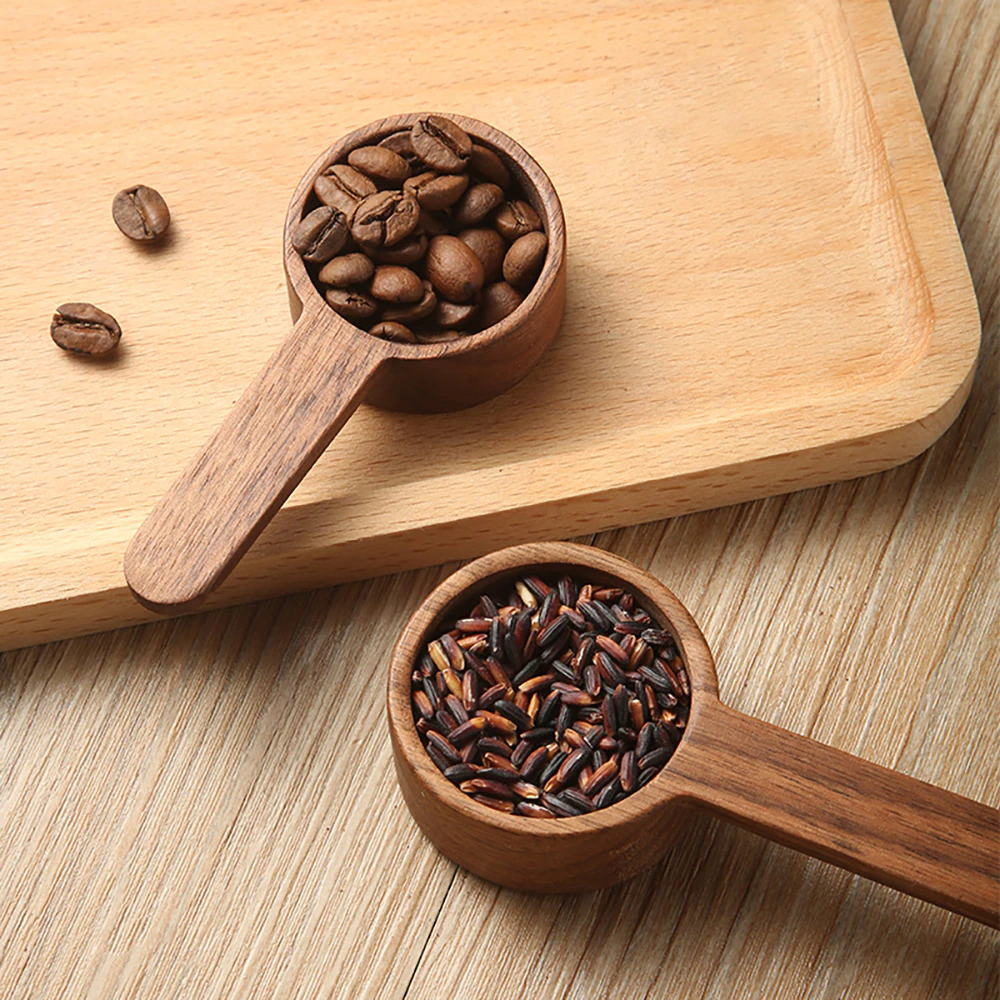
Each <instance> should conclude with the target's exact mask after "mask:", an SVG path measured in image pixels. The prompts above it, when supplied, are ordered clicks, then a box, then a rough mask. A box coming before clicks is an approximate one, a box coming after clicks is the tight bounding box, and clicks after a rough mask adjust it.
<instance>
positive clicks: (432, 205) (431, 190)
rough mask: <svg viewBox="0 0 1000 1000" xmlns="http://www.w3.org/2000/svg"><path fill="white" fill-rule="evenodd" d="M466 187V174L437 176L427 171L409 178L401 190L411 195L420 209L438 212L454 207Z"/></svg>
mask: <svg viewBox="0 0 1000 1000" xmlns="http://www.w3.org/2000/svg"><path fill="white" fill-rule="evenodd" d="M468 186H469V175H468V174H438V173H435V172H434V171H433V170H429V171H427V172H426V173H423V174H418V175H417V176H416V177H411V178H410V179H409V180H408V181H406V183H405V184H403V189H404V190H405V191H411V192H412V193H413V195H414V197H415V198H416V199H417V202H418V203H419V204H420V207H421V208H424V209H427V211H429V212H438V211H440V210H441V209H443V208H450V207H451V206H452V205H454V204H455V202H456V201H458V199H459V198H461V197H462V195H463V194H465V189H466V188H467V187H468Z"/></svg>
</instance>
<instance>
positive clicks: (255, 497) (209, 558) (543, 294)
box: [125, 114, 566, 613]
mask: <svg viewBox="0 0 1000 1000" xmlns="http://www.w3.org/2000/svg"><path fill="white" fill-rule="evenodd" d="M420 117H422V116H421V115H418V114H411V115H401V116H398V117H395V118H386V119H383V120H382V121H378V122H374V123H373V124H371V125H367V126H366V127H364V128H362V129H359V130H357V131H356V132H352V133H351V134H350V135H347V136H345V137H344V138H343V139H341V140H340V142H338V143H336V144H335V145H333V146H331V147H330V149H328V150H327V151H326V152H325V153H324V154H323V155H322V156H320V157H319V159H317V160H316V162H315V163H313V165H312V166H311V167H310V168H309V170H308V172H307V173H306V175H305V176H304V177H303V178H302V181H301V182H300V183H299V186H298V188H296V190H295V194H294V195H293V196H292V201H291V204H290V206H289V208H288V215H287V217H286V219H285V241H284V256H285V272H286V275H287V277H288V287H289V294H290V297H291V302H292V312H293V316H294V317H295V319H296V323H295V326H294V328H293V330H292V332H291V334H290V335H289V336H288V338H287V339H286V340H285V341H284V343H282V345H281V346H280V347H279V348H278V350H277V351H276V352H275V354H274V355H273V356H272V357H271V359H270V360H269V361H268V363H267V364H266V366H265V367H264V369H263V370H262V371H261V372H260V374H259V375H258V376H257V378H256V379H255V380H254V381H253V383H252V384H251V385H250V387H249V388H248V389H247V390H246V392H245V393H244V394H243V396H242V397H241V398H240V400H239V401H238V402H237V403H236V406H235V407H234V408H233V410H232V411H231V412H230V414H229V416H228V417H226V419H225V421H224V422H223V424H222V426H221V427H220V428H219V429H218V430H217V431H216V432H215V434H214V436H213V437H212V438H211V440H210V441H209V442H208V443H207V444H206V445H205V446H204V448H203V449H202V450H201V453H200V454H199V455H197V457H195V459H194V460H193V461H192V462H191V464H190V465H189V466H188V468H187V469H186V470H185V471H184V473H183V474H182V475H181V477H180V478H179V479H178V480H177V481H176V482H175V483H174V484H173V486H171V488H170V489H169V490H168V491H167V493H166V494H165V495H164V496H163V497H162V499H161V500H160V501H159V503H158V504H157V505H156V507H155V508H154V509H153V511H152V513H150V515H149V516H148V517H147V518H146V520H145V522H144V523H143V524H142V526H141V527H140V528H139V530H138V532H137V533H136V535H135V537H134V538H133V539H132V541H131V543H130V545H129V547H128V550H127V552H126V553H125V577H126V580H127V581H128V584H129V587H130V588H131V589H132V592H133V593H134V594H135V596H136V598H137V599H138V600H139V601H140V602H141V603H142V604H143V605H145V606H146V607H147V608H150V609H151V610H153V611H157V612H161V613H169V612H175V611H188V610H191V609H193V608H195V607H197V606H198V605H199V604H200V603H201V601H202V600H203V599H204V597H205V596H206V595H207V594H208V593H209V591H211V590H213V589H214V588H215V587H217V586H218V585H219V584H220V583H221V582H222V581H223V580H224V579H225V577H226V576H227V575H228V574H229V573H230V571H231V570H232V569H233V567H234V566H235V565H236V563H237V562H238V561H239V560H240V559H241V558H242V557H243V555H244V554H245V553H246V551H247V549H248V548H249V547H250V545H251V544H252V543H253V541H254V539H255V538H256V537H257V536H258V535H259V534H260V532H261V531H262V530H263V529H264V527H265V525H266V524H267V523H268V521H270V519H271V518H272V517H273V516H274V514H275V513H276V512H277V510H278V508H279V507H280V506H281V505H282V504H283V503H284V502H285V500H286V499H287V498H288V496H289V495H290V494H291V492H292V491H293V490H294V489H295V487H296V486H297V485H298V484H299V482H300V481H301V480H302V478H303V477H304V476H305V474H306V473H307V472H308V471H309V469H310V468H311V467H312V465H313V464H314V463H315V461H316V460H317V459H318V458H319V456H320V455H321V454H322V453H323V451H324V450H325V449H326V447H327V445H329V444H330V442H331V441H332V440H333V438H334V436H335V435H336V434H337V432H338V431H339V430H340V428H341V427H343V425H344V423H345V422H346V421H347V419H348V418H349V417H350V416H351V414H352V413H353V412H354V410H355V409H356V408H357V407H358V405H359V404H360V403H361V402H362V401H363V400H364V401H367V402H369V403H371V404H373V405H375V406H378V407H382V408H384V409H390V410H405V411H411V412H437V411H442V410H458V409H462V408H464V407H467V406H473V405H475V404H476V403H481V402H483V401H485V400H487V399H491V398H492V397H494V396H496V395H498V394H500V393H502V392H504V391H505V390H507V389H509V388H510V387H511V386H513V385H514V384H515V383H517V382H519V381H520V380H521V379H522V378H523V377H524V376H525V375H526V374H527V373H528V372H529V371H530V370H531V368H532V367H533V366H534V365H535V364H536V363H537V362H538V360H539V359H540V358H541V356H542V354H543V353H544V352H545V349H546V348H547V347H548V346H549V344H550V343H551V341H552V339H553V338H554V337H555V335H556V332H557V331H558V328H559V323H560V321H561V319H562V314H563V308H564V305H565V299H566V262H565V244H566V233H565V224H564V221H563V213H562V207H561V205H560V203H559V198H558V196H557V194H556V192H555V188H553V186H552V182H551V181H550V180H549V178H548V177H547V176H546V174H545V172H544V171H543V170H542V168H541V167H540V166H539V165H538V164H537V163H536V162H535V161H534V160H533V159H532V158H531V157H530V156H529V155H528V154H527V153H526V152H525V151H524V150H523V149H522V148H521V147H520V146H519V145H518V144H517V143H516V142H514V140H513V139H511V138H509V137H508V136H506V135H504V134H503V133H502V132H500V131H498V130H497V129H495V128H492V127H491V126H489V125H486V124H484V123H483V122H480V121H476V120H475V119H473V118H466V117H463V116H462V115H451V114H449V115H447V117H449V118H451V119H452V120H453V121H455V122H457V123H458V124H459V125H460V126H461V127H462V128H464V129H465V130H466V132H468V133H469V135H471V136H472V137H473V138H474V139H476V141H477V142H479V143H481V144H483V145H485V146H487V147H489V148H491V149H493V150H494V151H495V152H497V153H499V154H500V155H501V157H502V158H503V159H504V160H505V162H506V163H507V165H508V167H509V168H510V171H511V174H512V175H513V176H514V178H515V179H516V180H517V181H518V182H519V183H520V185H521V187H522V189H523V190H524V192H525V195H526V197H527V198H528V200H529V201H530V202H531V204H532V206H533V207H534V209H535V210H536V211H537V212H538V215H539V217H540V218H541V220H542V224H543V227H544V229H545V232H546V233H547V235H548V245H549V249H548V256H547V257H546V260H545V264H544V266H543V268H542V271H541V274H540V275H539V277H538V280H537V281H536V282H535V286H534V288H533V289H532V290H531V292H530V293H529V294H528V295H527V297H526V298H525V300H524V302H522V303H521V305H520V306H518V308H517V309H516V310H515V311H514V312H513V313H511V315H509V316H508V317H507V318H506V319H504V320H502V321H501V322H499V323H497V324H495V325H494V326H491V327H489V328H488V329H486V330H484V331H483V332H482V333H477V334H474V335H472V336H468V337H463V338H462V339H460V340H457V341H453V342H451V343H443V344H399V343H391V342H389V341H385V340H380V339H379V338H377V337H373V336H371V335H370V334H368V333H366V332H364V331H363V330H360V329H358V328H357V327H354V326H352V325H351V324H350V323H348V322H347V321H346V320H344V319H342V318H341V317H340V316H339V315H338V314H337V313H335V312H334V311H333V310H332V309H331V308H330V307H329V305H327V303H326V301H325V300H324V298H323V297H322V295H320V293H319V291H318V290H317V289H316V287H315V285H314V284H313V282H312V279H311V278H310V276H309V274H308V273H307V272H306V268H305V265H304V264H303V262H302V258H301V257H300V256H299V254H298V253H297V252H296V251H295V249H294V247H293V246H292V239H291V236H292V230H293V229H294V227H295V225H296V223H298V221H299V220H300V219H301V218H302V216H303V215H304V214H305V212H306V211H308V210H309V209H310V208H312V207H313V201H312V200H311V199H313V198H314V197H315V196H314V195H312V193H311V192H312V188H313V183H314V182H315V180H316V178H317V176H319V174H321V173H322V172H323V171H324V170H325V169H326V167H328V166H329V165H330V164H331V163H336V162H339V161H342V160H345V159H346V155H347V153H348V152H349V151H350V150H352V149H354V148H356V147H358V146H362V145H369V144H374V143H378V142H379V141H380V140H381V139H384V138H385V137H386V136H388V135H391V134H392V133H394V132H397V131H400V130H401V129H405V128H409V127H410V126H412V125H413V124H414V122H416V120H417V119H418V118H420Z"/></svg>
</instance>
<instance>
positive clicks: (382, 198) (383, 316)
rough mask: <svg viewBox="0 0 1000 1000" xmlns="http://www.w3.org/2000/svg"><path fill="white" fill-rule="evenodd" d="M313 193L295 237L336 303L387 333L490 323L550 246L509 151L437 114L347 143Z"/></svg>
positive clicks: (409, 336)
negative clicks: (376, 137)
mask: <svg viewBox="0 0 1000 1000" xmlns="http://www.w3.org/2000/svg"><path fill="white" fill-rule="evenodd" d="M313 196H314V198H315V200H316V201H318V202H319V204H318V205H317V206H316V207H315V208H312V209H311V210H310V211H309V212H308V214H306V215H305V216H304V217H303V218H302V219H301V221H300V222H299V223H298V224H297V225H296V227H295V229H294V231H293V234H292V242H293V245H294V246H295V248H296V250H298V251H299V253H301V255H302V258H303V260H305V261H306V262H307V264H308V269H309V273H310V275H311V276H312V277H313V279H314V280H315V282H316V284H317V286H318V287H319V288H320V289H321V291H322V292H323V294H324V295H325V297H326V301H327V302H328V303H329V304H330V307H331V308H332V309H334V310H335V311H336V312H337V313H339V314H340V315H341V316H343V317H344V319H346V320H348V322H350V323H353V324H354V325H355V326H358V327H361V328H362V329H365V330H368V331H369V332H370V333H372V334H373V335H375V336H377V337H382V338H384V339H386V340H393V341H398V342H400V343H446V342H448V341H452V340H457V339H458V338H459V337H460V336H462V335H468V334H470V333H475V332H478V331H481V330H485V329H487V328H489V327H491V326H493V325H494V324H495V323H498V322H499V321H500V320H502V319H504V318H505V317H506V316H509V315H510V314H511V313H512V312H514V310H515V309H517V307H518V306H519V305H520V304H521V303H522V302H523V301H524V297H525V296H526V295H527V294H528V293H529V292H530V291H531V288H532V286H533V285H534V283H535V281H536V279H537V278H538V276H539V274H540V273H541V270H542V265H543V264H544V263H545V257H546V254H547V253H548V236H547V235H546V233H545V231H544V228H543V226H542V220H541V218H540V216H539V215H538V213H537V212H536V211H535V209H534V208H533V207H532V205H531V203H530V202H529V201H528V200H527V199H526V196H525V192H524V190H523V189H522V187H521V185H520V184H519V183H518V181H517V179H516V178H515V177H513V176H512V174H511V170H510V169H509V167H508V166H507V164H506V163H505V162H504V160H503V158H502V156H501V155H500V154H498V153H497V152H495V151H494V150H493V149H490V148H489V147H488V146H486V145H484V144H481V143H479V142H476V141H474V140H473V138H472V137H471V136H470V135H469V134H468V133H467V132H466V131H465V130H464V129H463V128H462V127H461V126H460V125H459V124H457V123H456V122H455V121H454V120H453V119H452V118H447V117H444V116H442V115H426V116H422V117H419V118H418V119H417V121H416V122H414V124H413V125H412V126H411V127H410V128H408V129H401V130H400V131H398V132H394V133H392V134H391V135H388V136H386V137H385V138H384V139H383V140H381V141H380V142H379V143H378V144H374V145H367V146H359V147H357V148H356V149H352V150H350V151H349V152H348V153H347V156H346V159H345V160H344V161H343V162H337V163H332V164H330V166H328V167H327V168H326V169H325V170H324V171H323V173H322V174H321V175H320V176H319V177H317V178H316V182H315V184H314V185H313Z"/></svg>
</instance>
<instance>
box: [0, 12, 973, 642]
mask: <svg viewBox="0 0 1000 1000" xmlns="http://www.w3.org/2000/svg"><path fill="white" fill-rule="evenodd" d="M816 6H817V7H818V8H820V9H821V10H822V12H823V13H824V15H826V16H829V14H830V11H831V10H832V9H835V10H836V12H837V13H838V14H839V16H841V17H843V18H844V20H845V22H846V28H847V31H848V32H849V35H850V37H851V38H852V40H853V42H854V46H855V52H856V54H857V58H858V66H859V69H860V72H861V75H862V78H863V79H864V81H865V85H866V87H867V90H868V97H869V99H870V101H871V106H872V111H873V115H874V119H875V123H876V125H877V127H878V130H879V131H880V133H881V137H882V140H883V143H884V147H885V151H886V154H887V158H888V162H889V164H890V168H891V179H892V182H893V183H894V185H895V186H896V189H897V191H898V193H899V198H900V201H901V203H902V206H903V209H904V212H905V219H906V223H907V225H908V227H909V230H910V234H911V236H912V240H913V244H914V246H915V248H916V251H917V256H918V257H919V259H920V260H921V261H927V260H931V259H933V261H934V266H933V268H932V269H930V270H927V271H925V278H926V281H927V284H928V288H929V293H930V298H931V303H932V306H933V313H934V317H933V323H932V324H931V328H930V331H929V335H928V340H927V343H926V349H925V351H924V354H923V356H922V357H921V358H920V359H919V360H918V361H917V362H916V363H915V364H914V365H912V366H911V367H910V368H909V369H907V370H906V371H905V372H903V373H901V375H900V377H898V378H897V379H895V380H894V381H892V382H890V383H883V384H877V385H866V386H863V387H862V388H861V389H860V390H859V391H858V392H857V393H856V394H854V395H852V396H850V397H846V398H845V397H841V398H838V399H836V400H831V401H829V402H828V403H827V404H825V405H814V406H810V407H805V408H800V409H791V410H785V411H780V412H779V413H778V414H768V415H766V417H764V418H763V419H762V421H761V424H760V426H759V427H757V428H755V434H754V435H753V437H754V439H755V440H756V441H757V442H771V443H772V449H773V450H772V451H770V452H766V451H765V452H763V453H762V452H761V448H760V446H759V444H758V445H757V446H756V448H754V449H751V448H750V447H749V446H748V445H747V437H746V436H741V435H738V434H737V435H733V433H732V429H731V428H728V427H722V428H719V427H716V428H698V429H697V430H698V433H699V435H703V436H704V438H705V440H706V447H711V448H712V449H713V450H714V451H715V452H717V453H718V454H720V455H722V456H725V460H723V461H720V463H719V464H718V465H717V466H716V467H714V468H712V469H708V470H704V469H691V470H689V469H685V468H683V467H680V468H678V467H676V466H674V467H671V466H670V464H669V463H666V462H664V460H663V456H658V455H657V454H656V449H655V448H651V449H650V453H649V455H648V456H643V457H644V458H645V457H648V458H649V462H648V463H646V462H641V463H639V464H641V465H642V467H643V469H644V470H645V474H644V475H643V476H641V477H640V476H638V475H637V476H636V477H634V478H633V479H632V480H630V481H620V482H618V483H612V484H610V485H609V486H608V487H607V488H605V489H601V490H596V491H591V492H589V493H585V494H579V495H573V494H572V492H571V491H570V492H569V493H567V494H555V493H551V492H550V493H548V494H544V495H539V496H537V497H536V498H535V501H534V502H533V503H532V504H531V505H530V506H517V505H516V504H515V503H513V502H512V503H511V504H510V506H509V507H507V508H495V509H493V510H491V511H490V513H488V514H471V515H469V516H468V517H466V518H464V519H462V520H457V521H456V520H450V521H444V522H440V523H438V522H435V521H433V520H425V521H422V522H420V523H413V524H408V525H406V526H401V527H399V528H398V530H393V531H391V532H383V533H382V534H379V535H375V536H371V535H367V536H366V535H365V534H364V532H363V523H364V521H365V517H364V515H363V513H362V514H361V516H358V517H357V520H358V521H359V522H360V527H359V530H358V532H357V534H356V535H355V537H352V538H350V539H348V540H346V541H344V540H340V541H337V540H336V537H335V536H334V535H333V533H332V532H331V531H328V530H327V529H328V528H329V526H331V525H335V524H337V523H338V522H340V520H341V517H342V515H343V513H344V512H343V510H334V509H332V508H334V507H336V506H337V505H336V504H335V503H332V502H331V503H329V504H316V505H309V506H307V507H299V508H297V509H295V508H293V509H285V510H283V511H281V512H279V514H278V515H277V517H276V518H275V520H274V521H273V522H272V524H271V525H270V526H269V528H268V530H267V531H266V532H265V533H264V535H263V536H262V537H261V538H260V539H259V540H258V542H257V543H256V544H255V546H254V548H253V549H251V551H250V553H249V554H248V556H247V557H246V558H245V559H244V561H243V563H242V564H241V565H240V566H239V567H238V568H237V570H236V571H235V572H234V573H233V575H232V576H231V577H230V578H229V580H228V581H227V582H226V584H225V585H224V586H223V588H222V589H221V590H220V591H219V592H218V593H217V594H215V595H213V596H212V597H211V598H210V599H209V601H208V602H207V603H206V604H205V605H204V608H205V609H208V608H213V607H223V606H227V605H232V604H239V603H244V602H247V601H253V600H260V599H263V598H266V597H273V596H277V595H280V594H286V593H293V592H297V591H303V590H309V589H313V588H315V587H319V586H328V585H332V584H334V583H340V582H348V581H352V580H359V579H366V578H369V577H371V576H373V575H375V574H373V569H375V571H376V574H378V575H381V574H388V573H396V572H401V571H403V570H407V569H413V568H416V567H419V566H426V565H432V564H437V563H441V562H444V561H446V560H451V559H465V558H470V557H472V556H477V555H481V554H482V553H483V552H486V551H488V550H491V549H494V548H498V547H500V546H503V545H509V544H515V543H517V542H525V541H532V540H542V539H551V538H569V537H573V536H575V535H581V534H584V533H587V532H593V531H599V530H605V529H609V528H613V527H620V526H622V525H625V524H635V523H641V522H645V521H653V520H658V519H662V518H665V517H672V516H676V515H680V514H685V513H689V512H691V511H695V510H703V509H708V508H712V507H720V506H725V505H728V504H733V503H739V502H744V501H748V500H753V499H757V498H760V497H764V496H771V495H774V494H776V493H783V492H789V491H792V490H799V489H807V488H809V487H812V486H819V485H823V484H825V483H829V482H834V481H838V480H843V479H851V478H854V477H856V476H862V475H869V474H872V473H875V472H880V471H883V470H885V469H888V468H891V467H893V466H895V465H899V464H901V463H903V462H906V461H909V460H910V459H912V458H914V457H915V456H916V455H918V454H920V453H921V452H922V451H924V450H925V449H926V448H928V447H930V445H931V444H933V443H934V441H936V440H937V438H938V437H940V436H941V434H942V433H943V432H944V431H945V430H946V429H947V427H948V426H949V425H950V424H951V422H952V421H953V420H954V419H955V417H956V416H957V415H958V413H959V411H960V410H961V408H962V406H963V404H964V403H965V400H966V398H967V397H968V393H969V390H970V387H971V385H972V379H973V376H974V374H975V366H976V360H977V357H978V352H979V339H980V323H979V311H978V305H977V302H976V297H975V291H974V289H973V286H972V280H971V277H970V275H969V270H968V266H967V264H966V261H965V257H964V254H963V251H962V247H961V242H960V240H959V237H958V233H957V230H956V228H955V222H954V218H953V217H952V214H951V208H950V205H949V203H948V198H947V193H946V192H945V189H944V184H943V182H942V180H941V175H940V172H939V170H938V166H937V161H936V159H935V157H934V151H933V148H932V147H931V143H930V138H929V136H928V134H927V130H926V127H925V125H924V121H923V117H922V114H921V111H920V106H919V103H918V101H917V96H916V93H915V91H914V88H913V83H912V80H911V79H910V75H909V70H908V68H907V65H906V59H905V56H904V54H903V50H902V46H901V45H900V42H899V38H898V35H897V33H896V27H895V22H894V21H893V18H892V12H891V10H890V8H889V5H888V2H887V0H843V2H842V3H841V2H839V0H817V3H816ZM900 106H902V107H904V108H905V109H907V113H905V114H900V113H898V112H899V107H900ZM928 192H932V193H933V196H928ZM845 407H849V408H850V410H851V412H852V419H850V420H845V418H844V413H845ZM873 424H874V425H875V426H881V427H882V429H881V430H877V431H874V432H873V431H871V427H872V425H873ZM831 427H837V428H839V430H840V436H839V437H837V438H835V439H831V438H830V434H829V433H828V428H831ZM487 478H488V477H484V480H485V479H487ZM485 485H489V484H488V483H486V484H485ZM303 511H308V520H309V537H308V538H304V537H303V532H302V530H301V528H300V527H299V525H297V524H296V520H297V518H296V514H297V513H299V514H301V513H302V512H303ZM355 513H356V512H355ZM130 535H131V530H130V527H126V529H124V530H123V536H122V539H121V540H120V543H119V541H118V540H112V541H105V542H104V544H102V545H101V546H97V547H92V548H89V549H86V550H83V551H80V552H73V553H68V554H64V553H61V554H60V566H61V569H62V577H63V579H62V580H61V581H59V582H58V583H57V584H56V585H57V586H61V591H62V593H63V595H64V596H63V597H62V598H61V599H56V600H53V599H51V597H50V596H49V594H48V593H45V594H43V593H41V592H39V593H37V594H32V593H31V592H30V585H28V586H27V587H22V588H20V589H18V590H17V591H16V592H15V593H14V594H12V595H11V598H10V599H9V603H8V604H7V605H6V606H3V607H0V650H2V649H13V648H18V647H21V646H27V645H32V644H35V643H39V642H47V641H51V640H55V639H62V638H67V637H70V636H76V635H84V634H87V633H91V632H98V631H103V630H105V629H110V628H118V627H122V626H126V625H132V624H137V623H140V622H144V621H150V620H154V616H153V615H152V614H151V613H149V612H147V611H145V610H144V609H143V608H141V607H140V606H139V605H138V604H137V603H136V602H135V601H134V600H133V598H132V597H131V595H130V594H129V592H128V589H127V587H126V586H125V583H124V579H123V578H122V576H121V570H120V565H121V552H122V551H123V549H124V545H125V544H126V543H127V541H128V538H129V537H130ZM324 537H326V538H327V539H330V540H329V541H328V542H326V543H324V542H323V541H322V540H323V538H324ZM39 565H40V567H41V566H43V565H44V566H45V567H46V569H47V571H50V570H51V566H50V565H49V564H48V561H47V560H46V559H45V558H44V557H41V556H40V557H39ZM31 568H32V567H31V566H28V565H26V566H24V567H23V572H22V577H23V578H24V579H25V580H27V579H29V578H30V571H31ZM47 589H48V590H49V593H51V589H52V588H51V584H50V585H49V586H48V588H47Z"/></svg>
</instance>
